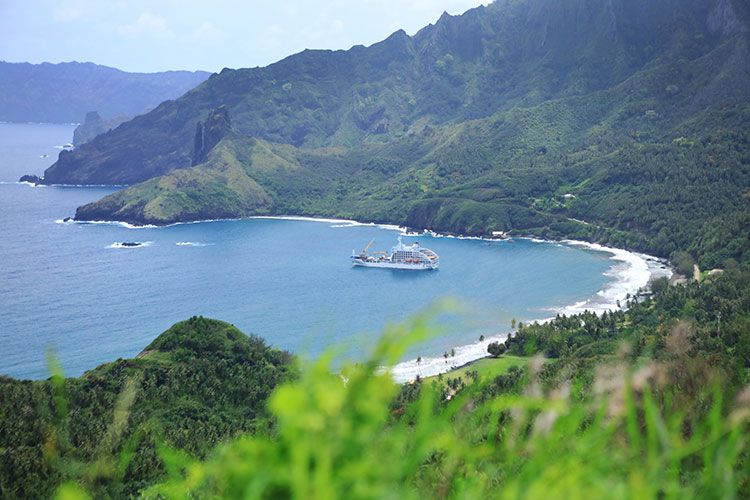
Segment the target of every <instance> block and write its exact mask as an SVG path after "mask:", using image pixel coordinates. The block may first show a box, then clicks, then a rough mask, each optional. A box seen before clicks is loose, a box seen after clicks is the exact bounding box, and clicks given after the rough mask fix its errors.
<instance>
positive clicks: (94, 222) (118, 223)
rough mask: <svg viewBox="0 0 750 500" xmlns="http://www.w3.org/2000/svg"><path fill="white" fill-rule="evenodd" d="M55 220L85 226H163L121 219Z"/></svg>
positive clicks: (147, 227)
mask: <svg viewBox="0 0 750 500" xmlns="http://www.w3.org/2000/svg"><path fill="white" fill-rule="evenodd" d="M55 222H56V223H57V224H80V225H84V226H88V225H101V226H120V227H124V228H126V229H156V228H158V227H161V226H154V225H145V226H136V225H134V224H130V223H128V222H121V221H116V220H73V219H70V218H67V220H66V219H57V220H56V221H55Z"/></svg>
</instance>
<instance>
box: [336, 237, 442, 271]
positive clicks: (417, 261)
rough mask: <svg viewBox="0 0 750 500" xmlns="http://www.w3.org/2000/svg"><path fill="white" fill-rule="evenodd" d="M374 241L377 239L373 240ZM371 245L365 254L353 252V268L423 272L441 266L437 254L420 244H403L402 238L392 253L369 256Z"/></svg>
mask: <svg viewBox="0 0 750 500" xmlns="http://www.w3.org/2000/svg"><path fill="white" fill-rule="evenodd" d="M372 241H375V239H374V238H373V240H372ZM372 241H371V242H370V245H371V244H372ZM370 245H367V247H366V248H365V250H364V252H362V253H360V254H358V253H356V252H355V251H354V250H352V256H351V260H352V266H361V267H380V268H383V269H404V270H412V271H422V270H428V269H437V268H438V266H439V265H440V258H439V257H438V255H437V254H436V253H435V252H433V251H432V250H430V249H429V248H422V247H420V246H419V243H414V244H413V245H404V244H403V243H401V236H399V237H398V245H396V246H395V247H393V248H391V251H390V252H374V253H373V254H371V255H367V250H368V249H369V248H370Z"/></svg>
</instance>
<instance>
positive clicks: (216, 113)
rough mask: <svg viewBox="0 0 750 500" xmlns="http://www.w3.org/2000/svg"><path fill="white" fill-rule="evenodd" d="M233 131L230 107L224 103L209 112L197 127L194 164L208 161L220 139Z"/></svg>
mask: <svg viewBox="0 0 750 500" xmlns="http://www.w3.org/2000/svg"><path fill="white" fill-rule="evenodd" d="M231 131H232V122H231V119H230V118H229V108H227V106H226V105H225V104H222V105H221V106H219V107H218V108H216V109H214V110H213V111H211V113H209V115H208V117H206V119H205V120H204V121H202V122H198V124H197V125H196V127H195V140H194V141H193V154H192V155H191V157H192V164H193V165H198V164H201V163H203V162H204V161H206V158H207V157H208V153H210V152H211V150H212V149H213V148H214V146H216V145H217V144H218V143H219V141H220V140H222V139H223V138H224V137H226V136H227V134H229V133H230V132H231Z"/></svg>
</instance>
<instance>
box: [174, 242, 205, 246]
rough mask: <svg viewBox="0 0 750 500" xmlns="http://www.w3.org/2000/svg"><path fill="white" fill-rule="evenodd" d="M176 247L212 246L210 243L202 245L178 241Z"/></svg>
mask: <svg viewBox="0 0 750 500" xmlns="http://www.w3.org/2000/svg"><path fill="white" fill-rule="evenodd" d="M175 245H177V246H179V247H206V246H208V245H210V243H200V242H197V241H178V242H177V243H175Z"/></svg>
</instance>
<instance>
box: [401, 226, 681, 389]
mask: <svg viewBox="0 0 750 500" xmlns="http://www.w3.org/2000/svg"><path fill="white" fill-rule="evenodd" d="M532 241H534V242H535V243H537V242H538V243H543V242H544V241H543V240H538V239H533V240H532ZM561 243H562V244H563V245H568V246H578V247H586V248H590V249H592V250H596V251H600V252H607V253H609V254H611V257H610V258H611V259H612V261H613V265H612V266H611V267H610V268H609V269H607V271H605V272H604V274H605V276H608V277H611V278H612V279H611V281H609V282H608V283H607V285H606V286H605V287H604V288H603V289H602V290H600V291H598V292H597V293H596V294H595V295H594V296H593V297H591V298H589V299H586V300H581V301H579V302H576V303H575V304H571V305H569V306H565V307H562V308H559V309H552V310H551V311H552V312H554V313H555V314H565V315H572V314H579V313H582V312H584V311H589V312H594V313H596V314H602V313H604V312H605V311H612V310H615V309H619V308H620V307H621V306H622V305H623V304H624V302H625V301H626V299H627V297H628V296H634V295H635V294H637V293H638V291H639V290H641V289H646V288H647V287H648V285H649V282H650V281H651V280H652V279H655V278H660V277H667V278H668V277H670V276H671V275H672V270H671V269H670V268H669V267H668V266H666V265H665V264H664V263H663V262H661V261H660V260H659V259H657V258H656V257H652V256H650V255H645V254H640V253H636V252H630V251H628V250H623V249H620V248H611V247H605V246H603V245H599V244H596V243H587V242H584V241H575V240H565V241H563V242H561ZM553 318H554V316H553V317H548V318H539V319H536V320H534V319H532V320H531V322H534V321H537V322H547V321H550V320H552V319H553ZM510 333H511V332H502V333H497V334H495V335H490V336H486V338H485V339H484V340H483V341H481V342H473V343H471V344H468V345H462V346H457V347H455V356H448V357H447V358H445V357H444V356H431V357H422V359H421V360H420V362H419V363H417V360H416V359H410V360H407V361H403V362H401V363H398V364H396V365H395V366H393V367H391V368H390V372H391V374H392V376H393V379H394V380H395V381H396V382H398V383H403V382H407V381H410V380H414V379H415V378H416V377H417V376H419V377H431V376H434V375H438V374H440V373H445V372H448V371H450V370H453V369H455V368H458V367H461V366H463V365H466V364H468V363H471V362H474V361H476V360H478V359H481V358H485V357H487V355H488V354H487V345H489V344H490V343H491V342H505V340H506V339H507V338H508V335H510Z"/></svg>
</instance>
